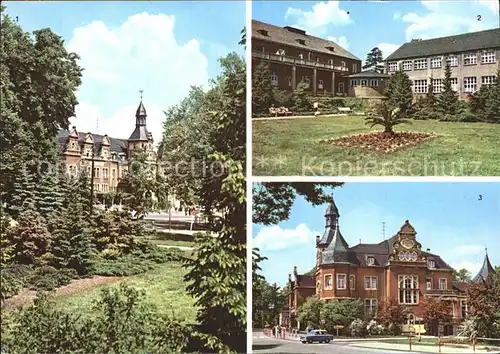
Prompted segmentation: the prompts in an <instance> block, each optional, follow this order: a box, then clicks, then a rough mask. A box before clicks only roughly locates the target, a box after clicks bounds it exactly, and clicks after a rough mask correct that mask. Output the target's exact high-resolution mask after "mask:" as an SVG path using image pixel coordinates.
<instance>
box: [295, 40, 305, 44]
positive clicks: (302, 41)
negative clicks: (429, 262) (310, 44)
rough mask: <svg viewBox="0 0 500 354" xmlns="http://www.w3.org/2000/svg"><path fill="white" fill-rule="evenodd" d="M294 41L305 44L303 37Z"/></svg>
mask: <svg viewBox="0 0 500 354" xmlns="http://www.w3.org/2000/svg"><path fill="white" fill-rule="evenodd" d="M296 41H297V42H299V43H300V44H302V45H306V41H305V40H304V39H297V40H296Z"/></svg>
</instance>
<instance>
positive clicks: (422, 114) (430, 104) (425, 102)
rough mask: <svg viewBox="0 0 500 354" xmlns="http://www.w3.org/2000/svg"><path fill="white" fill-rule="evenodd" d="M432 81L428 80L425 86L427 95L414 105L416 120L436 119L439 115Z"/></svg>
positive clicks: (431, 79)
mask: <svg viewBox="0 0 500 354" xmlns="http://www.w3.org/2000/svg"><path fill="white" fill-rule="evenodd" d="M433 83H434V79H433V78H432V77H431V78H429V84H428V85H427V94H426V95H425V98H423V99H420V100H419V101H418V102H417V103H416V104H415V105H414V108H415V111H416V112H417V115H418V118H421V119H438V118H439V114H438V113H437V102H438V101H437V97H436V95H435V93H434V85H433Z"/></svg>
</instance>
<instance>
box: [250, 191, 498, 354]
mask: <svg viewBox="0 0 500 354" xmlns="http://www.w3.org/2000/svg"><path fill="white" fill-rule="evenodd" d="M252 193H253V201H252V217H253V220H252V247H253V249H254V257H253V262H254V263H253V276H252V281H253V284H252V288H253V290H252V327H253V333H252V343H253V344H252V349H253V352H254V353H401V351H412V352H420V353H486V352H489V353H491V352H494V353H499V352H500V234H499V233H500V183H498V182H491V183H488V182H449V183H448V182H418V183H417V182H370V183H365V182H345V183H344V182H342V181H337V182H325V183H305V182H289V183H282V182H259V183H254V184H253V190H252Z"/></svg>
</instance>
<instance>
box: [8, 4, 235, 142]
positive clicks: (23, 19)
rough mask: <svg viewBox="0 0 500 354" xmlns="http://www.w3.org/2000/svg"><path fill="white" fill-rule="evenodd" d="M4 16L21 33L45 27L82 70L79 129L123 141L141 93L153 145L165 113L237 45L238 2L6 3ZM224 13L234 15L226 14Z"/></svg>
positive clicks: (212, 74) (216, 69) (215, 71)
mask: <svg viewBox="0 0 500 354" xmlns="http://www.w3.org/2000/svg"><path fill="white" fill-rule="evenodd" d="M6 6H7V10H6V12H7V14H9V15H10V16H11V17H12V18H14V19H16V17H17V20H18V22H19V24H20V25H21V26H22V28H23V29H24V30H25V31H30V32H31V31H33V30H36V29H40V28H44V27H50V28H51V29H52V30H53V31H54V32H56V33H58V34H59V35H61V36H62V37H63V38H64V40H65V45H66V47H67V49H68V50H69V51H74V52H76V53H78V54H79V55H80V57H81V61H80V65H81V66H82V67H83V68H85V71H84V73H83V84H82V86H81V87H80V89H79V92H78V99H79V102H80V104H79V105H78V106H77V108H76V118H75V119H74V120H73V123H74V125H76V126H77V129H78V130H79V131H83V132H88V131H93V132H95V131H96V129H97V123H98V124H99V133H101V134H105V133H107V134H108V135H110V136H112V137H117V138H128V137H129V136H130V134H131V133H132V131H133V129H134V126H135V117H134V115H135V109H136V108H137V106H138V104H139V98H140V94H139V92H138V91H139V90H141V89H142V90H144V104H145V106H146V110H147V112H148V121H147V124H148V128H149V130H150V131H151V132H152V133H153V136H154V138H155V143H158V142H159V138H160V136H161V132H162V121H163V117H164V115H163V113H162V112H163V111H164V110H166V109H167V108H168V107H169V106H171V105H174V104H177V103H178V102H179V101H180V100H181V99H182V98H184V97H185V96H186V94H187V93H188V91H189V88H190V86H191V85H205V86H206V85H207V84H208V80H209V78H212V77H215V76H216V75H217V74H218V73H219V65H218V62H217V59H218V58H219V57H222V56H224V55H226V54H227V53H229V52H231V51H238V52H239V53H240V54H244V49H243V48H242V47H241V46H238V42H239V41H240V37H241V35H240V31H241V29H242V28H243V27H244V26H245V3H244V2H243V1H220V2H215V1H214V2H212V1H200V2H195V1H188V2H165V1H161V2H160V1H158V2H156V1H147V2H146V1H126V2H118V1H112V2H101V1H96V2H93V1H85V2H73V1H72V2H59V1H57V2H40V1H33V2H8V3H6ZM227 14H231V15H230V16H228V15H227Z"/></svg>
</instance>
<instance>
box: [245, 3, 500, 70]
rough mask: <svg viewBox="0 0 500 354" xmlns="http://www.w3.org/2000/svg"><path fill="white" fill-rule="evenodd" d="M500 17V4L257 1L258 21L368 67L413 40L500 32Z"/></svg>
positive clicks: (254, 7) (254, 11)
mask: <svg viewBox="0 0 500 354" xmlns="http://www.w3.org/2000/svg"><path fill="white" fill-rule="evenodd" d="M478 16H480V18H479V17H478ZM498 16H499V9H498V0H463V1H453V0H442V1H437V0H432V1H384V0H379V1H320V2H316V1H254V2H253V5H252V18H253V19H255V20H259V21H262V22H266V23H270V24H273V25H277V26H293V27H297V28H300V29H303V30H306V33H308V34H311V35H314V36H317V37H321V38H325V39H329V40H332V41H334V42H336V43H338V44H339V45H340V46H342V47H343V48H345V49H347V50H349V51H350V52H351V53H352V54H354V55H355V56H357V57H358V58H360V59H361V60H363V61H364V60H365V59H366V55H367V53H369V52H370V50H371V49H372V48H374V47H378V48H380V49H381V50H382V54H383V56H384V58H386V57H387V56H389V55H390V54H391V53H392V52H394V51H395V50H396V49H397V48H398V47H399V46H401V45H402V44H404V43H405V42H409V41H410V40H411V39H417V38H420V39H429V38H435V37H443V36H448V35H455V34H460V33H467V32H473V31H480V30H483V29H491V28H498V27H499V20H498ZM478 19H480V21H479V20H478Z"/></svg>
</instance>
